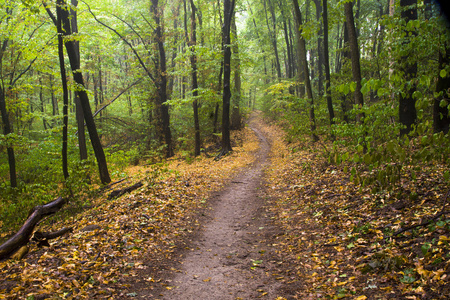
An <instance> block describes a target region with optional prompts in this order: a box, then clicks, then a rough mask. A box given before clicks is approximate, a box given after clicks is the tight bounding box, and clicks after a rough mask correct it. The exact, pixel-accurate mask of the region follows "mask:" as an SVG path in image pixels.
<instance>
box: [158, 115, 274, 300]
mask: <svg viewBox="0 0 450 300" xmlns="http://www.w3.org/2000/svg"><path fill="white" fill-rule="evenodd" d="M260 122H261V120H260V118H255V117H254V118H251V119H250V122H249V126H250V128H251V129H252V130H253V131H254V132H255V134H256V135H257V137H258V138H259V141H260V149H259V151H258V152H257V153H256V159H255V161H254V163H253V164H251V165H250V166H248V167H246V168H244V169H243V170H242V171H241V172H239V174H238V175H237V176H236V177H235V178H234V179H233V180H232V181H231V183H230V184H229V185H228V186H227V187H225V188H224V189H223V190H222V191H221V192H220V193H219V194H218V195H216V196H214V197H213V198H212V199H211V200H212V201H211V204H210V206H209V209H208V210H207V212H206V213H205V214H206V218H203V220H205V221H206V222H204V223H203V224H202V227H201V229H200V232H199V233H198V234H196V235H195V239H194V240H192V241H191V243H190V244H189V247H186V248H187V249H189V250H187V249H186V250H183V251H182V253H181V255H180V261H179V263H176V264H174V265H173V266H174V267H173V268H172V272H169V274H166V275H167V279H166V283H167V285H168V286H167V287H166V290H164V291H161V292H160V295H159V296H160V297H161V298H162V299H255V298H263V299H264V298H266V299H274V298H275V297H274V296H275V291H276V289H277V286H278V283H277V282H276V280H275V279H274V278H273V276H272V275H271V274H269V273H270V272H268V269H270V267H269V264H270V256H271V249H270V248H271V246H270V245H267V240H266V238H267V237H269V240H270V237H271V236H273V233H274V231H275V229H274V228H273V227H272V226H271V225H270V220H269V216H267V215H266V212H265V210H264V208H263V205H264V199H263V197H262V193H261V188H262V186H263V185H262V183H263V182H262V177H263V172H264V167H265V166H267V165H268V163H269V160H268V154H269V151H270V144H269V142H268V141H267V139H266V138H265V135H264V133H263V130H262V126H261V123H260ZM156 298H158V296H157V297H156Z"/></svg>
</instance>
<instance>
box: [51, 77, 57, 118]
mask: <svg viewBox="0 0 450 300" xmlns="http://www.w3.org/2000/svg"><path fill="white" fill-rule="evenodd" d="M49 80H50V93H51V98H52V116H53V117H55V116H57V115H59V107H58V100H57V99H56V97H55V92H54V85H53V75H50V76H49ZM53 123H55V122H53Z"/></svg>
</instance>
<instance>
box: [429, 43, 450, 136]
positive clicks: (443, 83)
mask: <svg viewBox="0 0 450 300" xmlns="http://www.w3.org/2000/svg"><path fill="white" fill-rule="evenodd" d="M444 51H445V52H444V53H442V52H439V73H440V71H441V70H442V69H444V67H445V66H448V65H449V64H450V47H449V45H448V44H446V45H445V50H444ZM439 73H438V79H437V82H436V93H438V94H439V93H442V95H441V96H439V97H438V98H435V99H434V106H433V129H434V132H443V133H445V134H446V133H448V131H449V126H450V116H449V114H448V101H449V99H450V97H449V96H450V95H449V92H448V91H449V89H450V76H449V75H448V74H447V75H446V76H445V77H441V76H440V74H439ZM441 101H443V105H441Z"/></svg>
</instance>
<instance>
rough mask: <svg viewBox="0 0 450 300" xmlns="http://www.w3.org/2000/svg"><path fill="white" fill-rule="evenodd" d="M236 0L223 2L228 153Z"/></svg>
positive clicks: (224, 111)
mask: <svg viewBox="0 0 450 300" xmlns="http://www.w3.org/2000/svg"><path fill="white" fill-rule="evenodd" d="M234 1H235V0H224V2H223V47H224V51H223V52H224V54H223V100H222V102H223V104H222V151H221V153H220V154H219V157H220V156H221V155H224V154H227V153H228V152H230V151H232V148H231V138H230V98H231V87H230V82H231V80H230V77H231V38H230V30H231V19H232V17H233V11H234V3H235V2H234Z"/></svg>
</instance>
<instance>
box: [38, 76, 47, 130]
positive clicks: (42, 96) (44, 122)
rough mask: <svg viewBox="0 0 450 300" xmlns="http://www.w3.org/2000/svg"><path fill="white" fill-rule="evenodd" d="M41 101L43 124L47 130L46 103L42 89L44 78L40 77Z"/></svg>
mask: <svg viewBox="0 0 450 300" xmlns="http://www.w3.org/2000/svg"><path fill="white" fill-rule="evenodd" d="M39 101H40V105H41V113H42V123H43V125H44V130H47V122H46V121H45V103H44V102H45V101H44V92H43V88H42V77H41V76H40V75H39Z"/></svg>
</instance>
